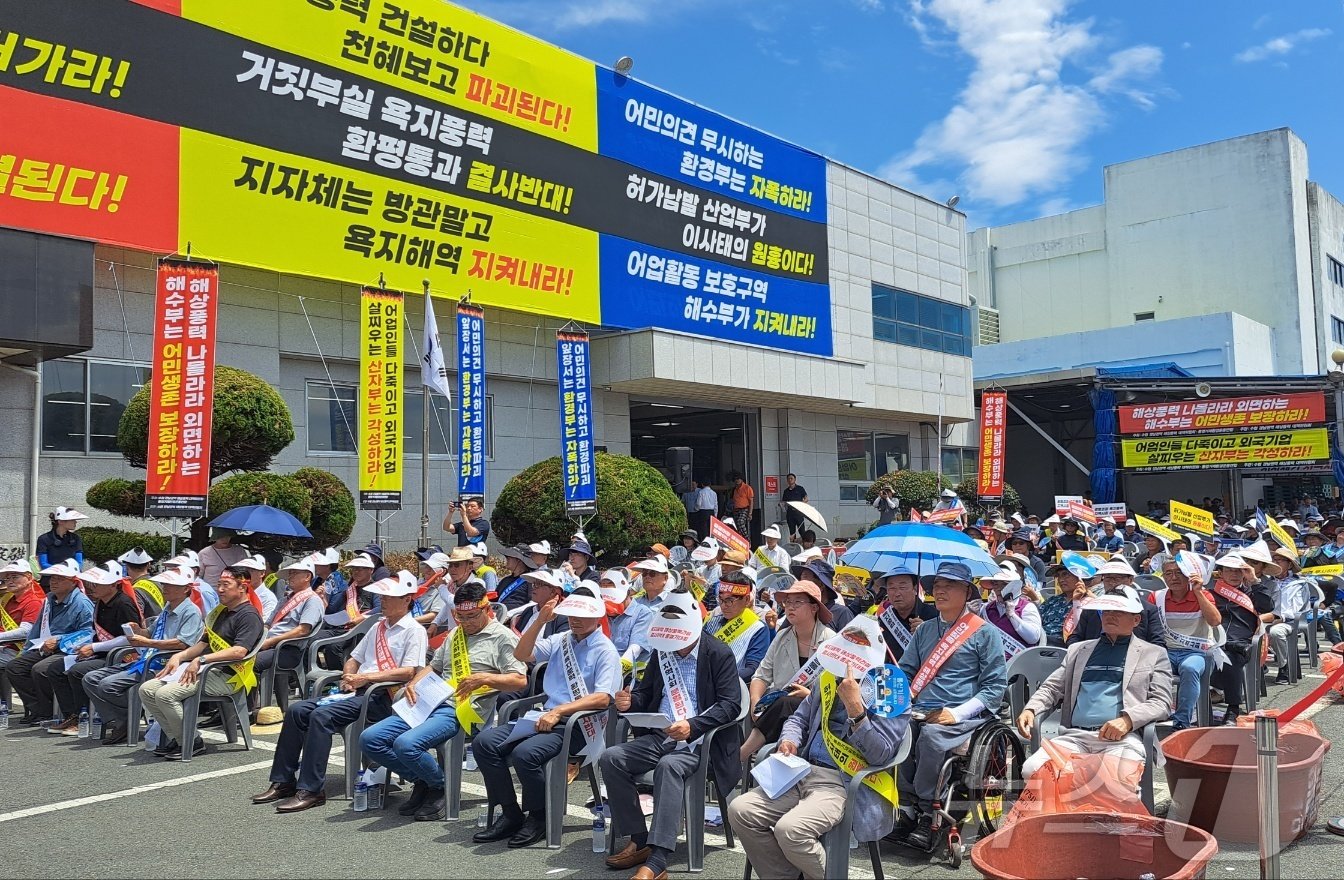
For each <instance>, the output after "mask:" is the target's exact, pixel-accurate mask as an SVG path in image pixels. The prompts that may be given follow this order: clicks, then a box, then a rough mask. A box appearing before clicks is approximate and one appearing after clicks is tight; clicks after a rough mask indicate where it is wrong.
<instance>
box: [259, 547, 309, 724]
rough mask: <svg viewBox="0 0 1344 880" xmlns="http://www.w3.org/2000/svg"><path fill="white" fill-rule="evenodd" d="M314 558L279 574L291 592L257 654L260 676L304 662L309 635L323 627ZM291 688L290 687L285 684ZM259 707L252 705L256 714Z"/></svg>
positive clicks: (286, 567) (277, 609) (292, 564)
mask: <svg viewBox="0 0 1344 880" xmlns="http://www.w3.org/2000/svg"><path fill="white" fill-rule="evenodd" d="M315 556H317V554H313V556H308V557H305V558H304V559H300V560H298V561H297V562H291V563H290V564H289V565H286V566H285V567H284V568H281V569H280V571H279V572H277V574H279V575H280V576H281V577H284V578H285V581H286V583H288V584H289V593H288V595H286V596H285V601H284V602H283V603H282V604H280V605H279V606H278V607H277V608H276V609H275V613H274V614H273V615H272V616H271V617H270V618H268V622H269V624H270V625H269V627H268V628H267V630H266V637H265V638H264V639H262V640H261V650H260V651H258V652H257V661H256V670H257V673H258V674H261V673H264V672H267V671H268V670H269V669H270V668H271V667H272V666H276V665H277V663H278V665H279V666H280V667H281V668H282V669H294V668H296V667H297V666H299V664H300V663H301V662H302V660H303V650H304V646H305V643H306V642H307V640H308V636H310V635H312V633H313V631H314V630H316V629H317V628H318V627H319V626H321V625H322V616H323V614H324V613H325V610H326V606H325V603H324V602H323V600H322V597H321V596H319V595H318V594H317V592H316V591H314V589H313V581H314V579H315V577H316V575H317V571H316V565H315V564H314V563H315V560H314V557H315ZM286 687H288V685H286ZM248 702H249V703H255V702H256V693H255V691H254V692H253V693H252V694H251V695H249V700H248ZM258 708H260V706H253V711H256V709H258Z"/></svg>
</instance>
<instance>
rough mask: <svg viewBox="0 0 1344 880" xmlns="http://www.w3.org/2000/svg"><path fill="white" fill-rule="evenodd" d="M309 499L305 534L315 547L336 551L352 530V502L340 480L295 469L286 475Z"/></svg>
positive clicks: (311, 469)
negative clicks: (306, 531) (311, 500)
mask: <svg viewBox="0 0 1344 880" xmlns="http://www.w3.org/2000/svg"><path fill="white" fill-rule="evenodd" d="M289 478H290V479H291V480H296V481H298V482H299V483H301V484H302V485H303V486H304V487H305V488H306V489H307V490H308V492H309V494H310V495H312V499H313V504H312V514H311V515H310V516H309V518H308V522H307V525H308V531H310V532H312V533H313V543H314V544H315V545H317V547H319V548H321V547H339V546H340V545H341V544H343V543H345V540H346V539H347V538H349V537H350V533H351V532H352V531H354V529H355V498H354V496H353V495H351V494H350V490H349V489H348V488H347V487H346V485H345V483H343V482H341V480H340V478H338V477H336V476H335V475H334V474H331V473H328V472H327V471H324V470H321V469H320V468H314V467H306V468H299V469H298V470H297V471H295V472H294V473H292V474H290V475H289Z"/></svg>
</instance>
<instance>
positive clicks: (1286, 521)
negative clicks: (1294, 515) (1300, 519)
mask: <svg viewBox="0 0 1344 880" xmlns="http://www.w3.org/2000/svg"><path fill="white" fill-rule="evenodd" d="M1279 525H1281V526H1283V527H1284V528H1285V529H1292V530H1293V531H1295V532H1300V531H1302V527H1301V526H1299V525H1298V524H1297V520H1295V519H1291V518H1289V517H1284V518H1283V519H1281V520H1279Z"/></svg>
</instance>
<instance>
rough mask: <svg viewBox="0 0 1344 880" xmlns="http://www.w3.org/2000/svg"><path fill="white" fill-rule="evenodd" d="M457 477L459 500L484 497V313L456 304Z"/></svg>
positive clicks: (467, 305) (477, 308)
mask: <svg viewBox="0 0 1344 880" xmlns="http://www.w3.org/2000/svg"><path fill="white" fill-rule="evenodd" d="M457 375H458V382H459V384H460V388H459V389H458V395H457V403H458V411H457V412H458V415H457V424H458V446H457V449H458V463H457V466H458V473H457V477H458V479H457V492H458V495H459V496H460V497H462V498H468V497H470V496H473V495H479V496H482V497H484V495H485V310H484V309H482V308H481V307H480V306H474V305H471V304H470V303H465V302H461V303H458V304H457Z"/></svg>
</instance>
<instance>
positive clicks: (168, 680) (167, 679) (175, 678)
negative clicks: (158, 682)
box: [163, 663, 191, 684]
mask: <svg viewBox="0 0 1344 880" xmlns="http://www.w3.org/2000/svg"><path fill="white" fill-rule="evenodd" d="M190 665H191V664H189V663H179V664H178V665H177V668H176V669H174V670H173V671H172V672H170V673H168V674H167V675H165V676H164V677H163V681H164V683H165V684H176V683H177V682H179V681H181V680H182V673H184V672H186V671H187V667H188V666H190Z"/></svg>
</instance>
